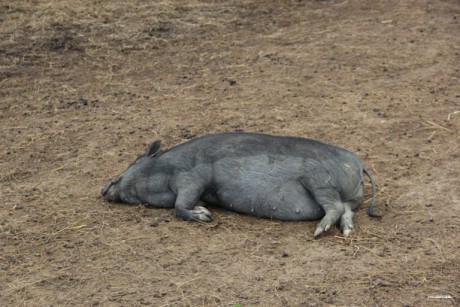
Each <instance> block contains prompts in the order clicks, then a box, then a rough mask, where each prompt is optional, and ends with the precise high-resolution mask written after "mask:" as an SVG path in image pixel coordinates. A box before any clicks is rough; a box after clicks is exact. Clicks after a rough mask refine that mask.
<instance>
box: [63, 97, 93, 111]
mask: <svg viewBox="0 0 460 307" xmlns="http://www.w3.org/2000/svg"><path fill="white" fill-rule="evenodd" d="M88 106H91V107H93V108H99V100H97V99H95V100H88V99H85V98H79V99H59V107H58V108H59V109H67V108H75V109H79V108H82V107H88Z"/></svg>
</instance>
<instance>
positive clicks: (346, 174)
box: [101, 133, 377, 237]
mask: <svg viewBox="0 0 460 307" xmlns="http://www.w3.org/2000/svg"><path fill="white" fill-rule="evenodd" d="M160 143H161V142H160V141H156V142H154V143H152V144H151V145H150V146H149V147H148V149H147V151H146V152H145V154H144V155H142V156H140V157H139V158H138V159H137V160H136V161H135V162H134V163H132V164H131V165H130V166H129V167H128V169H127V170H126V171H124V172H123V173H121V174H120V175H119V176H117V177H116V178H115V179H113V180H112V181H110V182H109V183H108V184H107V185H106V186H105V187H104V188H103V189H102V191H101V192H102V195H103V197H104V198H105V199H107V200H109V201H114V202H125V203H129V204H148V205H151V206H154V207H160V208H175V212H176V215H177V216H179V217H180V218H182V219H184V220H196V221H205V222H207V221H211V213H210V212H209V211H208V210H207V209H206V208H205V207H203V203H205V204H213V205H218V206H221V207H223V208H227V209H229V210H232V211H235V212H240V213H245V214H251V215H255V216H259V217H265V218H273V219H278V220H283V221H297V220H319V219H321V221H320V222H319V223H318V225H317V228H316V230H315V233H314V236H315V237H316V236H318V235H320V234H321V233H323V232H325V231H327V230H328V229H329V228H331V226H332V225H334V224H336V223H338V222H340V226H341V228H342V232H343V234H344V235H345V236H348V235H349V233H350V232H351V230H352V229H353V220H352V218H353V210H355V209H356V208H357V207H358V206H359V203H360V202H361V201H362V199H363V190H364V184H363V174H364V173H365V174H367V175H368V176H369V178H370V180H371V183H372V194H373V195H372V203H371V205H370V206H369V209H368V214H369V215H370V216H374V217H377V215H376V214H375V212H374V210H375V183H374V179H373V178H372V175H371V174H370V173H369V171H368V170H367V169H366V168H365V167H364V166H363V164H362V163H361V161H360V160H359V159H358V158H357V157H356V156H355V155H354V154H353V153H351V152H349V151H347V150H345V149H342V148H339V147H336V146H333V145H329V144H326V143H323V142H320V141H317V140H312V139H306V138H299V137H283V136H272V135H265V134H258V133H222V134H213V135H207V136H203V137H199V138H195V139H192V140H190V141H187V142H185V143H182V144H180V145H178V146H175V147H172V148H170V149H168V150H166V151H164V152H160V151H159V150H160Z"/></svg>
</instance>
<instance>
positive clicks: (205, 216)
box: [192, 206, 212, 222]
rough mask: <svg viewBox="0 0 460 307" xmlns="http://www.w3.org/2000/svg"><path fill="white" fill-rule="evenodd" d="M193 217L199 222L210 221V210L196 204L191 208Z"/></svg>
mask: <svg viewBox="0 0 460 307" xmlns="http://www.w3.org/2000/svg"><path fill="white" fill-rule="evenodd" d="M192 216H193V219H194V220H196V221H201V222H210V221H212V215H211V212H209V210H208V209H206V208H205V207H201V206H196V207H195V208H193V210H192Z"/></svg>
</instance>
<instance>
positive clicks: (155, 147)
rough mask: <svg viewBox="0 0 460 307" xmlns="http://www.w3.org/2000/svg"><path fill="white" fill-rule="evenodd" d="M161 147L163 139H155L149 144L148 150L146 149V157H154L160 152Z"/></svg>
mask: <svg viewBox="0 0 460 307" xmlns="http://www.w3.org/2000/svg"><path fill="white" fill-rule="evenodd" d="M160 147H161V141H155V142H153V143H152V144H150V145H149V147H148V148H147V150H146V151H145V154H144V157H153V156H154V155H155V154H157V153H158V151H159V150H160Z"/></svg>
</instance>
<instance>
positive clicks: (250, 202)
mask: <svg viewBox="0 0 460 307" xmlns="http://www.w3.org/2000/svg"><path fill="white" fill-rule="evenodd" d="M210 198H213V199H212V202H213V203H215V204H216V205H218V206H221V207H223V208H226V209H228V210H231V211H235V212H239V213H244V214H250V215H254V216H258V217H264V218H272V219H277V220H285V221H297V220H318V219H321V218H322V217H323V216H324V210H323V209H322V208H321V207H320V206H319V205H318V203H317V202H316V201H315V200H314V199H313V197H312V196H311V195H310V193H309V192H308V191H307V190H306V189H305V188H304V187H303V186H302V185H301V184H300V183H299V182H297V181H295V180H286V181H285V180H266V181H261V180H255V181H254V182H252V183H251V182H244V184H241V182H239V183H238V182H233V183H232V184H226V185H221V186H220V187H219V188H218V189H217V190H216V191H215V193H213V196H212V197H210Z"/></svg>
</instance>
